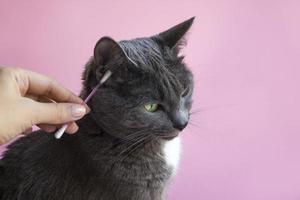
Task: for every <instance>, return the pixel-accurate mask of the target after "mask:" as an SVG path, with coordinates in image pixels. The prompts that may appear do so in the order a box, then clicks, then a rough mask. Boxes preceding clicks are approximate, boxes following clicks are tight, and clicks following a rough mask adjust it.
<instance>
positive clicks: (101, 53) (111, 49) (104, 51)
mask: <svg viewBox="0 0 300 200" xmlns="http://www.w3.org/2000/svg"><path fill="white" fill-rule="evenodd" d="M120 55H124V56H126V55H125V53H124V51H123V49H122V48H121V47H120V45H119V44H118V43H117V42H116V41H115V40H113V39H112V38H110V37H102V38H101V39H100V40H99V41H98V42H97V44H96V46H95V48H94V61H95V64H96V65H98V66H105V65H107V64H108V63H109V62H111V61H112V60H113V59H114V58H115V57H116V56H120Z"/></svg>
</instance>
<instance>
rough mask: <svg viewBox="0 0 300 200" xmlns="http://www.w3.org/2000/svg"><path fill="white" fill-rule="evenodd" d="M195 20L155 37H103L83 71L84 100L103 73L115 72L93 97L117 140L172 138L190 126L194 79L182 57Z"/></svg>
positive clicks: (98, 117) (96, 114)
mask: <svg viewBox="0 0 300 200" xmlns="http://www.w3.org/2000/svg"><path fill="white" fill-rule="evenodd" d="M193 20H194V18H191V19H189V20H187V21H184V22H182V23H180V24H178V25H176V26H174V27H172V28H170V29H168V30H166V31H164V32H162V33H159V34H157V35H154V36H152V37H145V38H137V39H133V40H124V41H120V42H116V41H114V40H113V39H111V38H109V37H103V38H101V39H100V40H99V41H98V42H97V44H96V46H95V49H94V56H93V57H92V58H91V60H90V61H89V62H88V64H87V65H86V69H85V71H84V74H83V90H82V93H81V96H82V97H83V98H85V97H86V96H87V95H88V94H89V93H90V92H91V90H92V89H93V88H94V87H95V86H96V85H97V83H98V82H99V80H100V79H101V77H102V76H103V74H104V72H105V71H106V70H108V69H110V68H112V67H113V68H114V69H116V70H114V72H113V74H112V76H111V77H110V78H109V79H108V80H107V81H106V82H105V83H104V84H103V86H102V87H101V88H100V89H99V90H98V91H97V92H96V94H95V96H94V97H93V98H92V99H91V101H90V103H89V105H90V107H91V109H92V112H91V115H92V116H93V118H94V120H95V121H96V122H97V123H98V124H99V125H100V126H101V128H102V129H103V130H104V131H105V132H107V133H109V134H111V135H112V136H113V137H116V138H122V139H124V138H129V136H130V135H134V134H136V136H141V135H143V136H147V137H156V138H164V139H170V138H174V137H176V136H177V135H178V133H179V132H180V131H181V130H183V129H184V128H185V127H186V125H187V124H188V120H189V111H190V109H191V104H192V92H193V77H192V74H191V72H190V71H189V70H188V69H187V67H186V65H185V64H184V62H183V56H180V55H179V51H180V48H181V47H182V44H183V43H184V41H185V40H184V35H185V34H186V32H187V31H188V29H189V28H190V27H191V25H192V23H193Z"/></svg>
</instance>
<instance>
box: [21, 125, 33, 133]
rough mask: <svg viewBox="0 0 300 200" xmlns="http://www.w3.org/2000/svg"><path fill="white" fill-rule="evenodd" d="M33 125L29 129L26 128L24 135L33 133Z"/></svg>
mask: <svg viewBox="0 0 300 200" xmlns="http://www.w3.org/2000/svg"><path fill="white" fill-rule="evenodd" d="M32 130H33V129H32V127H30V128H28V129H26V130H25V131H24V132H23V133H22V134H23V135H28V134H30V133H32Z"/></svg>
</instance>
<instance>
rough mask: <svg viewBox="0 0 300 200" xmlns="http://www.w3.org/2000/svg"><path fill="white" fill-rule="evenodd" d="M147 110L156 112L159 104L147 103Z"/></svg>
mask: <svg viewBox="0 0 300 200" xmlns="http://www.w3.org/2000/svg"><path fill="white" fill-rule="evenodd" d="M144 107H145V109H146V110H147V111H149V112H155V111H156V110H157V108H158V104H157V103H147V104H145V105H144Z"/></svg>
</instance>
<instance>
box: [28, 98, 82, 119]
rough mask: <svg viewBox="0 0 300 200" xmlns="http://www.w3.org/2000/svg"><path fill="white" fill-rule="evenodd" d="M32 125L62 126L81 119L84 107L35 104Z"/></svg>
mask: <svg viewBox="0 0 300 200" xmlns="http://www.w3.org/2000/svg"><path fill="white" fill-rule="evenodd" d="M35 108H36V109H34V111H33V115H34V116H33V119H34V121H33V122H34V124H63V123H67V122H71V121H75V120H78V119H80V118H82V117H83V116H84V115H85V114H86V113H87V111H86V107H85V106H84V105H80V104H73V103H40V102H36V105H35Z"/></svg>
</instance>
